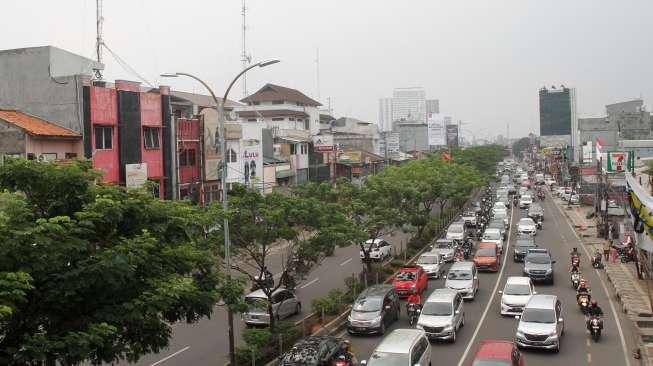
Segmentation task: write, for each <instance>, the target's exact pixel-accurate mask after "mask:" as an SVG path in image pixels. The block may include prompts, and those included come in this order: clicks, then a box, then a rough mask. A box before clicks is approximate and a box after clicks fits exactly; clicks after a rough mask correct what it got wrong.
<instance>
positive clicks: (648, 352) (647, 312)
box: [553, 198, 653, 365]
mask: <svg viewBox="0 0 653 366" xmlns="http://www.w3.org/2000/svg"><path fill="white" fill-rule="evenodd" d="M553 200H554V202H555V203H556V204H557V205H558V206H559V207H560V208H561V209H562V211H563V212H564V214H565V216H566V217H567V218H568V219H569V221H570V222H571V224H572V226H573V227H574V229H575V231H576V233H577V234H578V236H579V237H580V238H581V242H582V243H583V244H584V245H585V246H586V248H587V249H588V251H589V252H590V253H593V252H594V251H595V250H596V249H598V250H599V251H601V252H603V243H604V242H605V239H603V238H599V237H597V235H596V223H595V221H594V218H591V219H587V218H586V217H587V214H589V213H591V212H593V211H594V209H593V208H592V207H587V206H571V207H569V206H568V205H567V203H566V202H564V201H562V200H561V199H559V198H553ZM604 265H605V274H606V277H607V279H608V281H609V282H610V284H611V285H612V288H613V289H614V292H615V294H616V297H617V300H618V301H619V304H620V305H621V310H622V311H623V312H624V313H625V314H626V316H627V317H628V319H630V320H631V321H632V322H633V325H634V328H635V329H636V331H637V335H638V340H637V342H638V346H639V347H640V350H641V352H642V359H641V362H642V364H643V365H653V343H651V340H652V339H653V310H652V309H651V306H650V303H649V300H648V299H649V294H648V288H647V283H646V281H645V280H640V279H639V278H637V271H636V269H635V265H634V264H632V263H621V261H619V260H618V261H617V262H616V263H609V262H607V263H604Z"/></svg>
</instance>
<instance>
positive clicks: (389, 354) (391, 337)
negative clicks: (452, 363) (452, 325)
mask: <svg viewBox="0 0 653 366" xmlns="http://www.w3.org/2000/svg"><path fill="white" fill-rule="evenodd" d="M430 363H431V343H429V341H428V338H426V333H425V332H424V331H423V330H421V329H395V330H393V331H392V333H390V334H388V335H387V336H385V338H383V340H382V341H381V343H379V345H378V346H376V348H375V349H374V351H372V354H371V355H370V358H369V359H367V360H362V361H361V362H360V364H361V366H388V365H393V366H395V365H396V366H415V365H423V366H427V365H429V364H430ZM324 365H330V364H326V363H325V364H324Z"/></svg>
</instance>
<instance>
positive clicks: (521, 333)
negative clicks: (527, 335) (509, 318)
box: [516, 329, 524, 338]
mask: <svg viewBox="0 0 653 366" xmlns="http://www.w3.org/2000/svg"><path fill="white" fill-rule="evenodd" d="M516 336H517V337H522V338H523V337H524V332H522V331H521V330H519V329H517V334H516Z"/></svg>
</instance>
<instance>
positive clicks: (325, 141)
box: [313, 135, 335, 152]
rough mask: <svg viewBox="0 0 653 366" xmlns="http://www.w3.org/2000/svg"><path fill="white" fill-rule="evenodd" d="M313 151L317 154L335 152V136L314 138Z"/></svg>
mask: <svg viewBox="0 0 653 366" xmlns="http://www.w3.org/2000/svg"><path fill="white" fill-rule="evenodd" d="M313 150H314V151H315V152H332V151H334V150H335V148H334V146H333V135H318V136H313Z"/></svg>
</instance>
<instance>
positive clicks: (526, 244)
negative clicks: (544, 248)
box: [513, 235, 537, 262]
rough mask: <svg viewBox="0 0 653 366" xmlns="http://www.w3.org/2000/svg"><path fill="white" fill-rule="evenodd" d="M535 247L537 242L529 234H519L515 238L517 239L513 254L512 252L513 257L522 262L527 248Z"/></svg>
mask: <svg viewBox="0 0 653 366" xmlns="http://www.w3.org/2000/svg"><path fill="white" fill-rule="evenodd" d="M534 248H537V244H535V241H534V240H533V238H532V237H530V236H526V235H524V236H520V237H519V238H517V241H516V242H515V245H514V254H513V259H514V261H515V262H523V261H524V257H526V254H527V253H528V250H529V249H534Z"/></svg>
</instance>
